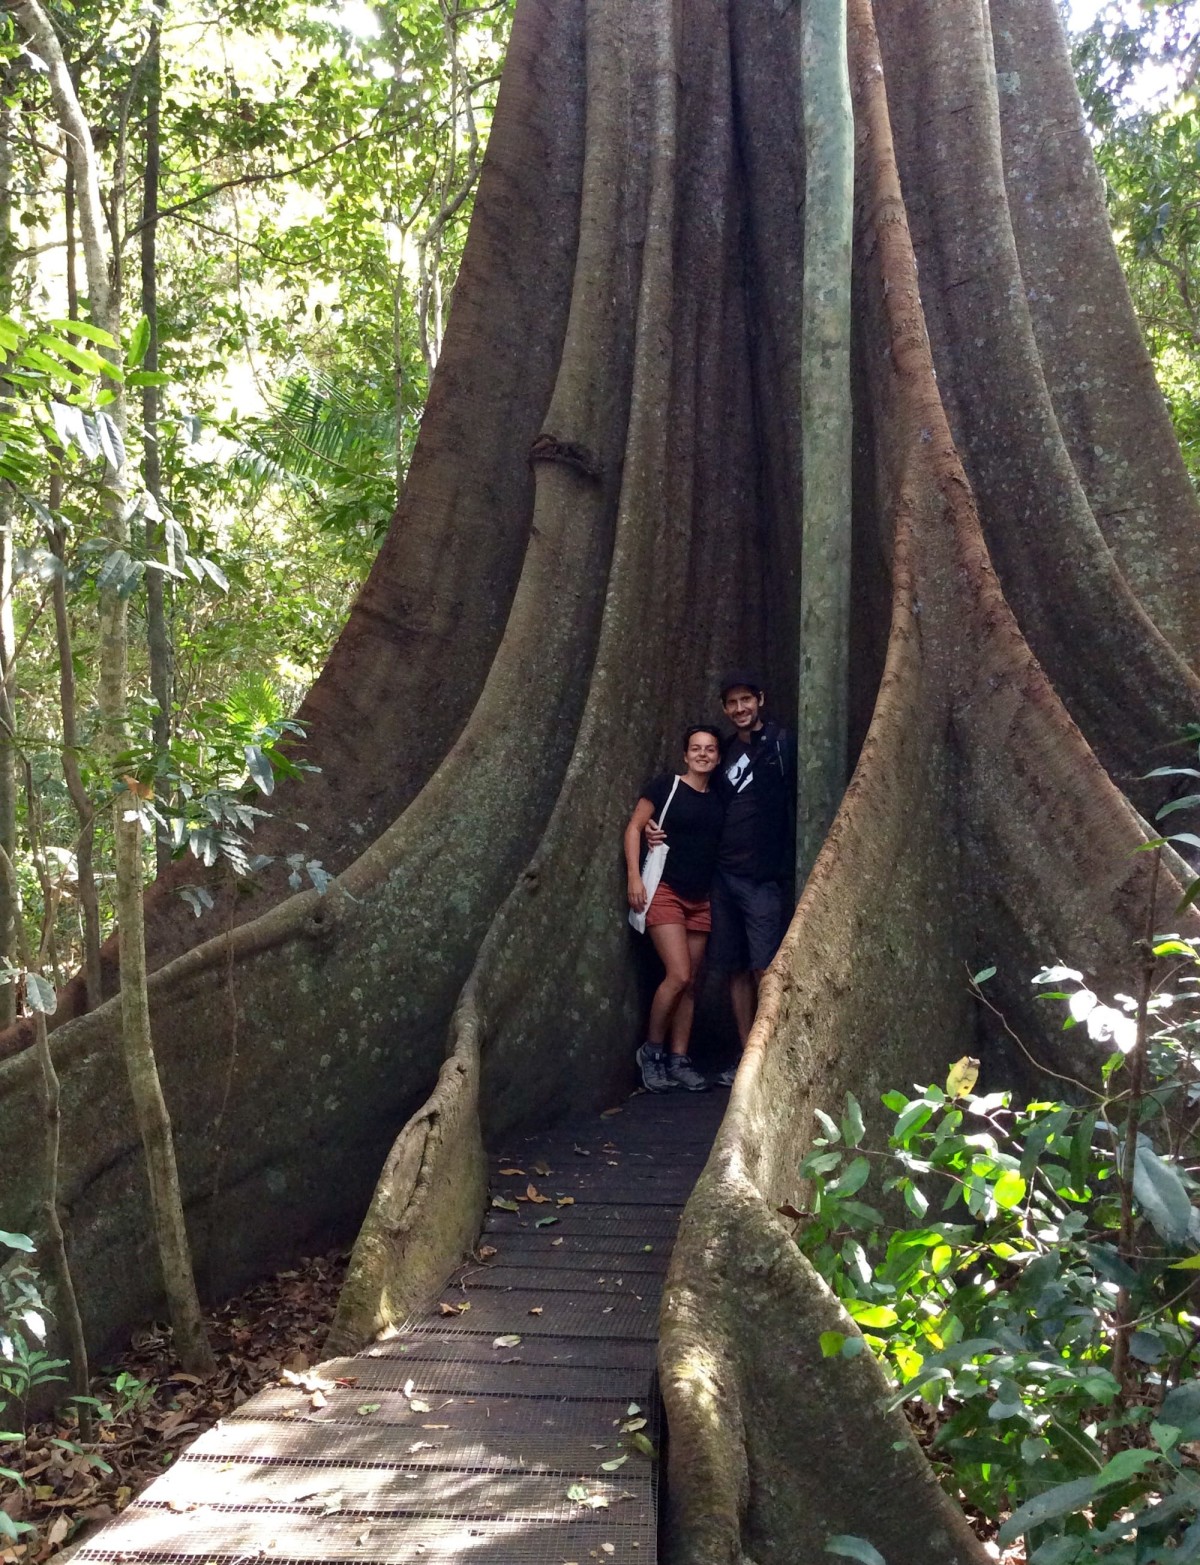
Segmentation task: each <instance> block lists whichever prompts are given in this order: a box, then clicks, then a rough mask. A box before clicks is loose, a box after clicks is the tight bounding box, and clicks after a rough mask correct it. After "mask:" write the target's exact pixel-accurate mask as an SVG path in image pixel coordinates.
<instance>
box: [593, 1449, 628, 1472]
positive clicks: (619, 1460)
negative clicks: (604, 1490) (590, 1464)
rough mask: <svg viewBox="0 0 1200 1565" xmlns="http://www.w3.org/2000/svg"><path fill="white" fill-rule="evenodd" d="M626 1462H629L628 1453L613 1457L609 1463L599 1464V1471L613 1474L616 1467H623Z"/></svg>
mask: <svg viewBox="0 0 1200 1565" xmlns="http://www.w3.org/2000/svg"><path fill="white" fill-rule="evenodd" d="M628 1460H629V1452H628V1451H626V1452H624V1453H623V1454H622V1455H621V1456H614V1457H613V1458H612V1460H611V1461H608V1462H601V1463H600V1467H601V1470H602V1471H604V1472H606V1473H615V1472H616V1470H617V1468H618V1467H624V1466H625V1463H626V1462H627V1461H628Z"/></svg>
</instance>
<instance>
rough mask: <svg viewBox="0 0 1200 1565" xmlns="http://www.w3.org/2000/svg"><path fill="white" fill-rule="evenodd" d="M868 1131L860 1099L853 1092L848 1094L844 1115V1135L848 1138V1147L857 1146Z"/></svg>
mask: <svg viewBox="0 0 1200 1565" xmlns="http://www.w3.org/2000/svg"><path fill="white" fill-rule="evenodd" d="M865 1133H866V1127H865V1126H864V1125H863V1116H862V1109H861V1108H860V1107H859V1103H858V1099H857V1098H856V1097H855V1096H854V1094H853V1093H852V1092H848V1093H847V1094H846V1112H845V1114H844V1115H843V1116H842V1135H843V1136H845V1138H846V1145H847V1146H848V1147H856V1146H858V1144H859V1143H860V1142H861V1141H862V1138H863V1136H864V1135H865Z"/></svg>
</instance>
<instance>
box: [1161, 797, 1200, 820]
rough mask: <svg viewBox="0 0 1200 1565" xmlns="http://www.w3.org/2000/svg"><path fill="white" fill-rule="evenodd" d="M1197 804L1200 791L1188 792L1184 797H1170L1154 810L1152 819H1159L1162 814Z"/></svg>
mask: <svg viewBox="0 0 1200 1565" xmlns="http://www.w3.org/2000/svg"><path fill="white" fill-rule="evenodd" d="M1197 804H1200V793H1189V794H1188V795H1187V796H1186V797H1185V798H1182V799H1172V800H1170V802H1169V803H1167V804H1164V805H1163V807H1162V809H1161V810H1157V811H1156V812H1155V815H1154V819H1155V820H1156V821H1160V820H1162V818H1163V816H1164V815H1170V814H1171V813H1172V812H1173V811H1174V810H1190V809H1191V808H1192V807H1193V805H1197Z"/></svg>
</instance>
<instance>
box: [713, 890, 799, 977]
mask: <svg viewBox="0 0 1200 1565" xmlns="http://www.w3.org/2000/svg"><path fill="white" fill-rule="evenodd" d="M786 928H787V919H786V916H785V913H784V906H783V887H782V886H781V885H780V884H779V882H778V881H777V880H750V879H749V878H748V877H747V876H745V875H726V874H725V873H724V872H723V871H722V870H718V871H717V873H716V875H715V876H714V877H713V884H712V936H711V938H710V939H709V942H708V951H707V957H708V962H709V965H710V966H711V967H713V968H715V969H717V970H718V971H722V972H742V971H744V970H745V969H747V968H753V969H754V970H755V971H759V970H761V969H762V968H764V967H769V966H770V965H771V958H772V957H773V956H774V955H775V953H776V951H778V950H779V945H780V942H781V941H782V939H783V936H784V931H785V930H786Z"/></svg>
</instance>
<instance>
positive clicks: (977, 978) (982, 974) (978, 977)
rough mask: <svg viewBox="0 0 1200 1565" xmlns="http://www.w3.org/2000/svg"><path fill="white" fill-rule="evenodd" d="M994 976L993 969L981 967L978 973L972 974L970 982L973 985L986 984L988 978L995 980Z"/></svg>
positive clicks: (994, 970) (994, 971)
mask: <svg viewBox="0 0 1200 1565" xmlns="http://www.w3.org/2000/svg"><path fill="white" fill-rule="evenodd" d="M995 976H996V969H995V968H994V967H981V968H980V969H979V971H978V972H977V973H976V974H974V976H973V977H972V979H971V982H972V983H973V984H986V983H987V981H988V979H989V978H995Z"/></svg>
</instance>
